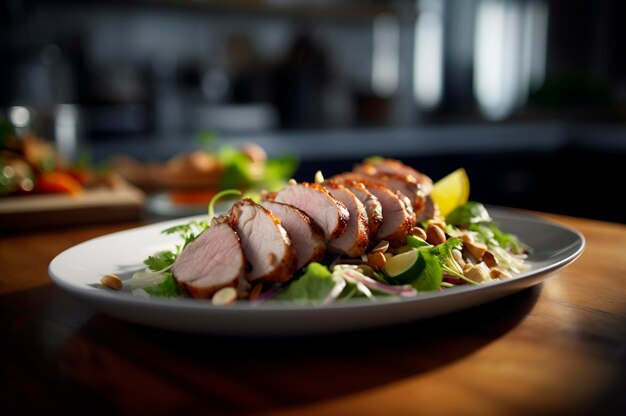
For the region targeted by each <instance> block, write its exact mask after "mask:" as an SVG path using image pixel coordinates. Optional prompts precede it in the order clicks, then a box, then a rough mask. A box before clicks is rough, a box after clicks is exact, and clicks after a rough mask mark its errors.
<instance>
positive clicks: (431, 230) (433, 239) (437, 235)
mask: <svg viewBox="0 0 626 416" xmlns="http://www.w3.org/2000/svg"><path fill="white" fill-rule="evenodd" d="M426 241H427V242H429V243H430V244H432V245H433V246H438V245H439V244H443V243H445V242H446V235H445V234H444V233H443V231H442V230H441V228H439V227H438V226H436V225H435V224H430V225H429V226H428V228H427V229H426Z"/></svg>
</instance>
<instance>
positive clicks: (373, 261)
mask: <svg viewBox="0 0 626 416" xmlns="http://www.w3.org/2000/svg"><path fill="white" fill-rule="evenodd" d="M385 263H387V258H386V257H385V255H384V254H383V253H379V252H376V253H370V254H368V255H367V264H368V265H369V266H370V267H371V268H372V269H374V270H380V269H382V268H383V267H384V266H385Z"/></svg>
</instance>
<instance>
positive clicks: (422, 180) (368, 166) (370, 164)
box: [353, 157, 433, 195]
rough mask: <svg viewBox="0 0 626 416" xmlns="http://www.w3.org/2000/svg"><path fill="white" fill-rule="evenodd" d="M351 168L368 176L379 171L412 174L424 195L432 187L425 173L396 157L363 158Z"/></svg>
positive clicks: (428, 192) (431, 182) (404, 174)
mask: <svg viewBox="0 0 626 416" xmlns="http://www.w3.org/2000/svg"><path fill="white" fill-rule="evenodd" d="M353 170H354V172H360V173H364V174H366V175H370V176H376V175H378V174H381V173H382V174H389V173H391V174H398V175H403V176H406V177H410V176H412V177H413V178H415V180H416V181H417V182H418V183H419V184H421V185H422V189H423V192H424V194H425V195H430V192H431V191H432V188H433V181H432V179H430V178H429V177H428V176H427V175H425V174H423V173H422V172H419V171H418V170H416V169H414V168H412V167H410V166H408V165H405V164H404V163H402V162H400V161H399V160H396V159H385V158H379V157H375V158H369V159H365V160H364V161H363V162H362V163H360V164H358V165H356V166H355V167H354V169H353Z"/></svg>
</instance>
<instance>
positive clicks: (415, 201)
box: [333, 172, 426, 213]
mask: <svg viewBox="0 0 626 416" xmlns="http://www.w3.org/2000/svg"><path fill="white" fill-rule="evenodd" d="M339 178H340V179H342V180H352V181H357V182H363V183H365V182H367V183H378V184H381V185H385V186H387V187H388V188H390V189H392V190H393V191H397V192H400V193H401V194H402V195H404V197H406V198H407V199H408V201H409V204H408V205H407V209H409V210H410V211H411V212H415V213H419V212H421V211H422V210H423V209H424V205H425V201H426V195H425V194H424V192H423V191H422V186H421V185H420V184H419V183H417V182H416V181H415V179H414V178H412V177H409V176H405V175H400V174H392V173H378V174H376V175H375V176H370V175H367V174H364V173H359V172H346V173H342V174H339V175H337V176H335V177H333V179H339Z"/></svg>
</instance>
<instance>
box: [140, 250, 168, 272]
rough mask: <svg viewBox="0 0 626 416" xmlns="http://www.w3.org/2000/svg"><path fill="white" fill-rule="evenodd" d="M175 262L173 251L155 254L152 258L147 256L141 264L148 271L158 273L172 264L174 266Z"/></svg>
mask: <svg viewBox="0 0 626 416" xmlns="http://www.w3.org/2000/svg"><path fill="white" fill-rule="evenodd" d="M175 260H176V253H174V252H173V251H162V252H160V253H157V254H155V255H154V256H149V257H148V258H147V259H145V260H144V261H143V263H144V264H145V265H146V266H148V268H149V269H150V270H153V271H155V272H158V271H161V270H163V269H167V268H168V267H170V266H171V265H172V264H174V261H175Z"/></svg>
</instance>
